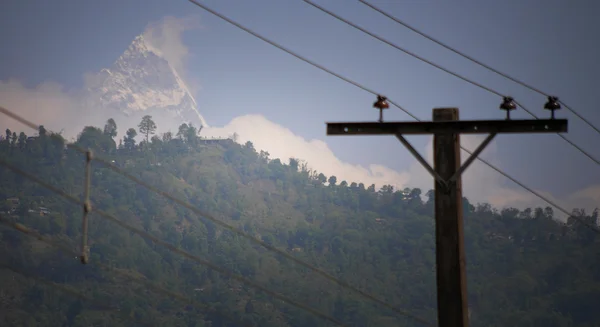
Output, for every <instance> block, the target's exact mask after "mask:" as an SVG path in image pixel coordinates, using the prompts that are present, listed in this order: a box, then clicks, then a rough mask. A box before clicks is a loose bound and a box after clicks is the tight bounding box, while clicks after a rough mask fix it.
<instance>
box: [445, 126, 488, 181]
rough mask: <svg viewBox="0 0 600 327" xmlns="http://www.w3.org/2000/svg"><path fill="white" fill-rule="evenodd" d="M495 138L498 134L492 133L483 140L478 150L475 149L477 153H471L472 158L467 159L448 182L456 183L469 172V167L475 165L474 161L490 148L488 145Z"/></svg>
mask: <svg viewBox="0 0 600 327" xmlns="http://www.w3.org/2000/svg"><path fill="white" fill-rule="evenodd" d="M494 137H496V133H491V134H490V135H488V137H486V138H485V140H483V142H481V144H479V146H478V147H477V149H475V151H473V153H471V156H470V157H469V159H467V160H466V161H465V162H464V163H463V164H462V166H460V168H459V169H458V170H457V171H456V172H455V173H454V175H452V177H450V178H449V179H448V181H447V182H448V183H454V182H455V181H456V180H457V179H458V178H459V177H460V176H461V175H462V173H464V172H465V170H467V168H469V166H470V165H471V164H472V163H473V161H475V159H477V157H478V156H479V155H480V154H481V152H483V150H485V148H486V147H487V146H488V144H490V142H492V140H493V139H494Z"/></svg>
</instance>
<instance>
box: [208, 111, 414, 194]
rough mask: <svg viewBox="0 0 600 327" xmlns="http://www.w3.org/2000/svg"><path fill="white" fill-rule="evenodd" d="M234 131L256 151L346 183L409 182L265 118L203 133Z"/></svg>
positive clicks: (402, 175) (239, 119) (219, 134)
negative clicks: (291, 160)
mask: <svg viewBox="0 0 600 327" xmlns="http://www.w3.org/2000/svg"><path fill="white" fill-rule="evenodd" d="M234 132H235V133H237V134H238V135H239V139H238V142H240V143H245V142H247V141H251V142H252V143H253V144H254V147H255V148H256V149H262V150H266V151H268V152H269V153H270V155H271V158H280V159H281V160H282V161H283V162H284V163H287V162H288V159H289V158H292V157H293V158H298V159H302V160H305V161H306V162H307V163H308V164H309V166H310V167H311V168H312V169H315V170H317V171H319V172H322V173H323V174H325V175H327V176H331V175H335V176H336V177H337V179H338V181H340V182H341V181H342V180H346V181H348V182H352V181H357V182H358V181H360V182H363V183H365V184H366V185H370V184H376V185H384V184H391V185H395V186H403V185H406V182H407V181H408V180H409V175H408V173H406V172H405V173H399V172H396V171H394V170H392V169H389V168H387V167H384V166H382V165H376V164H372V165H369V167H362V166H359V165H352V164H350V163H346V162H342V161H341V160H340V159H338V158H337V157H336V156H335V154H334V153H333V152H332V151H331V150H330V149H329V147H328V146H327V144H326V143H325V142H323V141H321V140H310V141H307V140H305V139H304V138H302V137H300V136H297V135H295V134H294V133H293V132H292V131H290V130H289V129H287V128H285V127H283V126H281V125H278V124H275V123H273V122H271V121H269V120H267V119H266V118H265V117H263V116H261V115H246V116H240V117H237V118H234V119H233V120H232V121H231V122H230V123H229V124H228V125H227V126H225V127H220V128H219V127H210V128H205V129H204V130H203V134H205V135H208V136H215V137H227V136H229V135H231V134H233V133H234Z"/></svg>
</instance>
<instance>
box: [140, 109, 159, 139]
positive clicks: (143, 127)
mask: <svg viewBox="0 0 600 327" xmlns="http://www.w3.org/2000/svg"><path fill="white" fill-rule="evenodd" d="M138 128H139V130H140V133H141V134H142V135H144V136H145V137H146V143H148V142H149V141H150V135H154V132H156V123H155V122H154V121H153V120H152V116H150V115H145V116H144V117H142V121H141V122H140V124H139V125H138Z"/></svg>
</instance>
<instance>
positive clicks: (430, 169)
mask: <svg viewBox="0 0 600 327" xmlns="http://www.w3.org/2000/svg"><path fill="white" fill-rule="evenodd" d="M396 137H397V138H398V140H399V141H400V143H402V144H403V145H404V146H405V147H406V149H407V150H408V151H410V153H411V154H412V155H413V156H414V157H415V158H416V159H417V161H419V162H420V163H421V165H423V167H424V168H425V169H426V170H427V171H428V172H429V173H430V174H431V176H433V178H434V179H435V181H436V182H438V183H440V184H441V185H442V186H443V187H444V188H447V187H448V183H447V182H446V181H445V180H444V179H443V178H442V176H440V175H439V174H438V173H436V172H435V170H434V169H433V167H431V165H430V164H429V163H428V162H427V161H426V160H425V158H423V156H421V154H420V153H419V152H417V150H415V148H413V146H412V145H411V144H410V143H409V142H408V141H407V140H406V139H405V138H404V136H402V134H396Z"/></svg>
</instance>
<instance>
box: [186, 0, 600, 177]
mask: <svg viewBox="0 0 600 327" xmlns="http://www.w3.org/2000/svg"><path fill="white" fill-rule="evenodd" d="M190 1H191V0H190ZM302 1H304V2H305V3H307V4H309V5H311V6H313V7H315V8H317V9H319V10H320V11H322V12H324V13H326V14H328V15H330V16H331V17H333V18H335V19H337V20H339V21H341V22H343V23H345V24H347V25H349V26H351V27H353V28H355V29H357V30H359V31H361V32H363V33H365V34H367V35H369V36H371V37H373V38H375V39H377V40H379V41H381V42H383V43H385V44H387V45H389V46H391V47H393V48H395V49H397V50H400V51H402V52H404V53H406V54H408V55H409V56H411V57H413V58H416V59H418V60H420V61H422V62H424V63H426V64H429V65H431V66H433V67H435V68H438V69H440V70H442V71H444V72H446V73H448V74H450V75H452V76H454V77H457V78H459V79H461V80H463V81H465V82H467V83H469V84H472V85H474V86H476V87H479V88H481V89H483V90H486V91H488V92H490V93H492V94H494V95H497V96H499V97H506V95H504V94H502V93H500V92H498V91H496V90H494V89H492V88H489V87H487V86H485V85H483V84H481V83H477V82H475V81H473V80H471V79H468V78H466V77H464V76H462V75H460V74H458V73H455V72H453V71H451V70H449V69H447V68H444V67H442V66H440V65H438V64H436V63H434V62H432V61H430V60H427V59H425V58H423V57H421V56H419V55H417V54H415V53H413V52H411V51H408V50H406V49H404V48H402V47H400V46H399V45H397V44H395V43H393V42H391V41H389V40H387V39H385V38H383V37H381V36H379V35H377V34H375V33H372V32H369V31H368V30H366V29H364V28H362V27H360V26H358V25H357V24H355V23H353V22H351V21H349V20H347V19H345V18H343V17H341V16H339V15H337V14H335V13H334V12H332V11H330V10H327V9H325V8H324V7H322V6H319V5H317V4H315V3H313V2H312V1H310V0H302ZM514 102H515V103H516V104H517V105H518V106H519V107H521V109H523V110H524V111H525V112H527V113H528V114H529V115H531V116H532V117H534V118H535V119H540V118H539V117H538V116H536V115H535V114H534V113H533V112H532V111H530V110H529V109H527V108H526V107H525V106H523V105H522V104H520V103H518V102H517V101H514ZM556 135H558V136H559V137H560V138H562V139H563V140H565V141H566V142H567V143H568V144H570V145H571V146H573V147H575V149H577V150H578V151H580V152H581V153H583V154H584V155H585V156H586V157H588V158H589V159H591V160H592V161H594V162H595V163H596V164H597V165H598V166H600V160H598V159H596V158H595V157H594V156H592V155H591V154H590V153H589V152H587V151H585V150H584V149H583V148H581V147H580V146H577V145H575V143H574V142H573V141H571V140H569V139H568V138H567V137H566V136H564V135H562V134H556Z"/></svg>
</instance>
